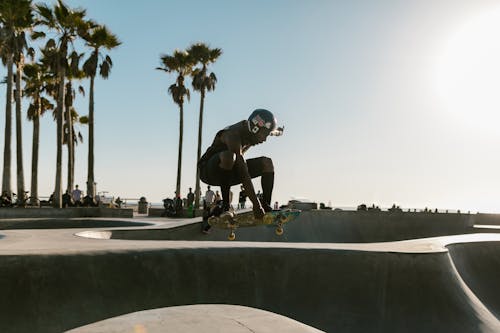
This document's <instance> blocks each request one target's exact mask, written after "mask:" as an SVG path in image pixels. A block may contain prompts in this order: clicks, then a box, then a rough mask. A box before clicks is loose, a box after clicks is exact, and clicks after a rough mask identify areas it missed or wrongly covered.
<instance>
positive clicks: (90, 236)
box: [0, 211, 500, 333]
mask: <svg viewBox="0 0 500 333" xmlns="http://www.w3.org/2000/svg"><path fill="white" fill-rule="evenodd" d="M341 213H342V212H341ZM323 214H326V215H323ZM329 214H330V215H329ZM329 214H328V212H315V211H313V212H311V214H310V215H304V221H303V223H304V226H303V227H304V229H297V234H300V233H301V232H302V233H307V232H309V234H307V237H308V238H307V239H305V238H304V239H303V240H304V241H302V242H292V241H289V242H267V241H253V242H247V241H240V242H228V241H210V240H203V241H200V240H191V241H188V240H130V239H129V240H121V239H112V238H113V235H116V233H122V232H124V231H126V230H125V229H124V228H123V227H118V228H105V229H99V230H95V229H90V228H88V229H50V230H49V229H39V230H3V231H0V287H1V290H2V302H0V331H1V332H61V331H65V330H69V329H73V328H77V327H80V326H83V325H88V324H91V323H94V322H98V321H101V320H104V319H108V318H112V317H116V316H120V315H125V314H130V313H134V312H137V311H144V310H150V309H157V308H164V307H172V306H180V305H195V304H234V305H241V306H246V307H251V308H255V309H261V310H266V311H270V312H273V313H275V314H279V315H282V316H286V317H288V318H291V319H293V320H296V321H299V322H301V323H304V324H305V325H309V326H311V327H314V328H316V329H319V330H323V331H325V332H453V333H459V332H464V333H465V332H467V333H469V332H483V333H484V332H499V331H500V323H499V321H498V319H499V316H500V294H499V292H498V288H497V282H498V280H499V278H500V276H499V274H500V273H499V272H500V259H498V258H500V234H497V233H494V232H491V233H483V234H476V233H472V232H474V230H475V229H474V228H473V226H474V225H475V224H485V223H484V219H481V216H479V215H465V214H464V215H461V216H459V215H458V214H448V215H446V214H423V213H422V214H420V215H418V214H419V213H417V214H413V215H414V216H412V215H411V214H410V215H407V216H405V215H404V214H400V215H399V219H398V218H397V217H396V215H391V214H389V213H387V214H386V215H384V214H380V215H364V214H365V213H362V214H361V215H358V216H357V217H356V216H355V215H352V216H351V215H342V214H340V215H339V214H338V213H335V212H330V213H329ZM335 214H337V215H335ZM366 214H372V213H366ZM416 215H418V216H417V217H415V216H416ZM424 217H427V218H428V219H427V222H425V221H426V220H425V219H424ZM130 220H131V221H134V222H147V223H151V224H152V225H151V226H144V227H131V228H127V230H131V232H132V233H137V232H139V231H141V230H144V232H145V233H146V234H149V235H154V233H156V232H159V233H161V232H162V231H161V230H165V229H171V228H174V229H176V230H177V231H176V232H177V233H178V234H179V235H185V234H186V233H193V234H194V233H197V234H198V233H199V222H200V221H199V219H194V220H171V219H160V218H158V219H151V218H142V219H138V218H134V219H130ZM488 220H489V221H490V223H488V224H489V225H493V222H492V221H491V220H495V219H491V217H488ZM315 221H316V222H317V223H316V222H315ZM398 221H399V222H398ZM453 221H455V222H453ZM476 222H477V223H476ZM351 223H352V224H351ZM397 223H399V224H400V225H397ZM306 224H307V225H306ZM405 224H406V227H405ZM291 226H292V224H291V225H290V226H289V227H291ZM298 226H299V225H298ZM298 226H297V227H298ZM316 228H317V230H315V229H316ZM380 228H382V229H387V230H379V229H380ZM393 228H394V229H396V230H399V232H401V233H402V234H398V233H397V232H396V231H395V230H391V229H393ZM183 229H185V230H184V231H182V230H183ZM253 229H254V230H257V228H253ZM344 229H347V230H344ZM246 230H249V232H250V230H252V228H248V229H246ZM307 230H309V231H307ZM461 230H462V233H463V232H465V233H466V234H459V233H460V231H461ZM491 230H495V229H494V228H493V229H491ZM491 230H490V231H491ZM496 230H498V229H496ZM240 231H244V230H243V229H241V230H240ZM288 231H290V229H287V230H286V231H285V233H287V232H288ZM354 231H356V232H354ZM290 233H291V234H293V233H295V232H290ZM325 233H327V234H330V236H328V237H339V239H341V240H343V241H344V242H343V243H333V242H325V241H328V239H326V238H323V237H324V236H323V234H325ZM222 234H224V232H223V231H222ZM432 234H439V235H440V236H441V237H430V238H415V239H409V240H401V241H385V242H373V243H368V242H365V243H349V242H346V240H350V239H358V240H359V239H364V240H367V239H379V238H380V239H389V238H399V239H404V238H406V237H410V236H412V235H432ZM445 234H455V235H453V236H444V235H445ZM331 235H337V236H331ZM340 235H342V237H340ZM353 235H354V236H353ZM209 237H210V236H209ZM294 237H295V236H294ZM314 237H317V238H314ZM325 237H326V236H325ZM205 239H209V238H205ZM282 239H283V240H285V239H284V238H282ZM330 239H331V238H330ZM306 241H307V242H306ZM320 241H323V242H320ZM144 318H148V317H146V315H145V317H144ZM259 323H261V321H260V320H259V319H255V320H252V321H251V324H252V325H259ZM206 328H207V329H206V330H205V332H206V333H214V332H217V331H218V330H219V329H221V328H220V327H217V328H213V327H208V326H207V327H206Z"/></svg>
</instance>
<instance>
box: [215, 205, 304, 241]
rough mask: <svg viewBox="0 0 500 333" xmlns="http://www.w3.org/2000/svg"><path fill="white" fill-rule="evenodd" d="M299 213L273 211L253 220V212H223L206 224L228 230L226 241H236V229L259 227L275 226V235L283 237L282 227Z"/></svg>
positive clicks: (298, 211)
mask: <svg viewBox="0 0 500 333" xmlns="http://www.w3.org/2000/svg"><path fill="white" fill-rule="evenodd" d="M300 213H301V211H300V210H298V209H281V210H273V211H270V212H267V213H265V214H264V217H263V218H262V219H255V217H254V215H253V211H251V210H250V211H246V212H240V213H237V214H236V213H234V212H231V211H229V212H225V213H223V214H221V215H220V216H212V217H210V218H209V219H208V224H209V225H210V226H212V227H215V228H219V229H229V230H230V233H229V236H228V237H227V239H229V240H235V239H236V233H235V231H236V229H237V228H244V227H256V226H259V225H271V224H274V225H276V235H278V236H281V235H283V232H284V230H283V225H284V224H285V223H288V222H290V221H293V220H295V219H296V218H297V217H298V216H299V215H300Z"/></svg>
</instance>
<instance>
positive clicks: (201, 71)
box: [188, 43, 222, 208]
mask: <svg viewBox="0 0 500 333" xmlns="http://www.w3.org/2000/svg"><path fill="white" fill-rule="evenodd" d="M188 53H189V55H190V56H191V57H192V59H193V62H195V63H197V64H200V65H201V68H196V69H195V70H194V71H193V73H192V77H193V82H192V85H193V89H194V90H196V91H199V92H200V96H201V99H200V115H199V120H198V151H197V153H196V161H199V160H200V157H201V139H202V132H203V106H204V101H205V92H206V91H212V90H215V83H216V82H217V77H216V76H215V74H214V73H213V72H212V73H210V74H208V73H207V67H208V65H209V64H211V63H214V62H215V61H216V60H217V58H219V57H220V56H221V54H222V50H221V49H219V48H215V49H211V48H210V47H208V45H206V44H204V43H196V44H193V45H191V46H190V47H189V49H188ZM200 195H201V194H200V170H199V169H198V168H196V186H195V208H199V206H200Z"/></svg>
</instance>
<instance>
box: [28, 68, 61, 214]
mask: <svg viewBox="0 0 500 333" xmlns="http://www.w3.org/2000/svg"><path fill="white" fill-rule="evenodd" d="M23 80H24V82H25V86H24V93H25V95H26V96H27V97H29V98H30V99H31V103H30V105H29V107H28V119H29V120H31V121H33V141H32V151H31V204H32V205H35V204H36V203H37V200H38V155H39V154H38V147H39V144H40V117H41V116H42V115H43V114H44V113H45V112H46V111H48V110H53V109H54V105H53V104H52V103H50V102H49V100H48V99H46V98H45V97H43V94H44V92H45V91H46V90H47V87H48V85H49V82H50V81H51V80H52V77H51V76H50V74H48V73H47V72H46V69H45V68H44V67H43V66H42V64H37V63H33V64H27V65H26V66H25V68H24V76H23Z"/></svg>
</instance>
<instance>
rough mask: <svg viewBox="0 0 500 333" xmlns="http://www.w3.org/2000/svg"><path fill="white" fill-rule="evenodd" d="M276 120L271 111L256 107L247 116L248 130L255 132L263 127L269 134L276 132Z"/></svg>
mask: <svg viewBox="0 0 500 333" xmlns="http://www.w3.org/2000/svg"><path fill="white" fill-rule="evenodd" d="M276 127H277V122H276V118H275V117H274V115H273V114H272V113H271V111H268V110H265V109H257V110H254V111H253V112H252V114H251V115H250V117H248V130H249V131H250V132H251V133H253V134H257V133H259V131H260V130H261V129H265V130H266V131H268V132H269V134H270V135H275V134H273V133H274V132H276V130H277V129H276Z"/></svg>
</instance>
